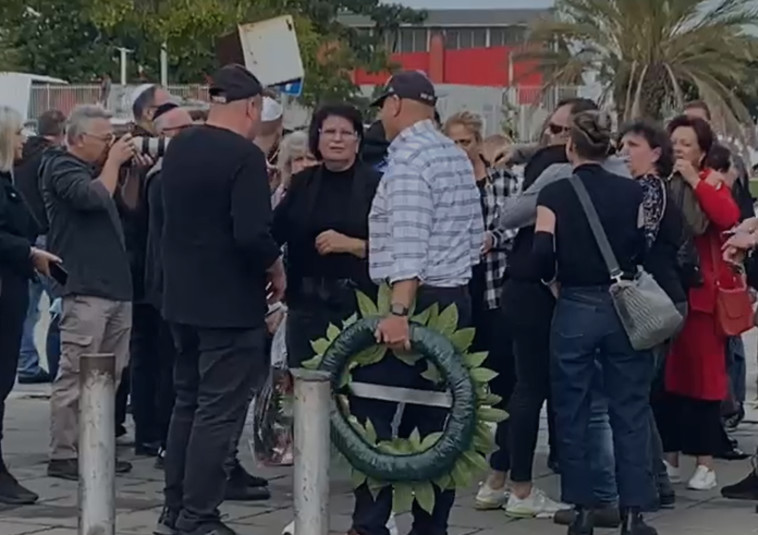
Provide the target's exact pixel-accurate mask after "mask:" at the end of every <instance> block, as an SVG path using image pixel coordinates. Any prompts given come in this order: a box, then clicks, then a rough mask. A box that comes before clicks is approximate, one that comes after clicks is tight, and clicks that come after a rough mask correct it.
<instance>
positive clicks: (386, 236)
mask: <svg viewBox="0 0 758 535" xmlns="http://www.w3.org/2000/svg"><path fill="white" fill-rule="evenodd" d="M388 156H389V158H388V162H387V170H386V171H385V173H384V176H383V177H382V180H381V182H380V183H379V187H378V188H377V190H376V195H375V196H374V202H373V204H372V206H371V212H370V213H369V218H368V226H369V240H368V243H369V273H370V275H371V278H372V279H373V280H374V281H375V282H381V281H388V282H390V283H394V282H397V281H402V280H408V279H414V278H416V279H419V280H420V281H422V282H423V283H424V284H428V285H430V286H438V287H443V288H452V287H456V286H465V285H466V284H468V281H469V280H470V279H471V267H472V266H474V265H476V264H478V263H479V261H480V258H479V257H480V250H481V247H482V243H484V228H483V225H482V213H481V206H480V204H479V196H478V195H477V191H476V186H475V185H474V169H473V167H472V166H471V162H470V161H469V159H468V157H467V156H466V154H465V153H464V152H463V151H462V150H461V149H459V148H458V147H456V146H455V144H454V143H453V142H452V141H451V140H450V139H449V138H448V137H446V136H444V135H443V134H442V133H440V132H439V131H438V130H437V128H436V127H435V125H434V123H433V122H432V121H421V122H418V123H416V124H415V125H413V126H411V127H409V128H406V129H405V130H403V131H402V132H401V133H400V135H399V136H397V137H396V138H395V139H394V140H393V141H392V144H391V145H390V147H389V151H388Z"/></svg>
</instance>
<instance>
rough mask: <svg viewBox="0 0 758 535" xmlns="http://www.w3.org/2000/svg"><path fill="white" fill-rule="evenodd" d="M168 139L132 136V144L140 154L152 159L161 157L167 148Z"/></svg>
mask: <svg viewBox="0 0 758 535" xmlns="http://www.w3.org/2000/svg"><path fill="white" fill-rule="evenodd" d="M168 142H169V139H168V138H167V137H163V136H160V137H133V138H132V144H133V145H134V148H135V149H136V150H137V152H139V153H140V154H145V155H147V156H150V157H151V158H153V159H154V160H157V159H158V158H163V155H164V154H165V153H166V149H167V148H168Z"/></svg>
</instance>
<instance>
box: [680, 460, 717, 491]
mask: <svg viewBox="0 0 758 535" xmlns="http://www.w3.org/2000/svg"><path fill="white" fill-rule="evenodd" d="M717 486H718V483H717V482H716V472H714V471H713V470H711V469H710V468H708V467H707V466H703V465H698V467H697V468H696V469H695V473H694V474H693V475H692V479H690V482H689V483H688V484H687V488H689V489H692V490H711V489H714V488H716V487H717Z"/></svg>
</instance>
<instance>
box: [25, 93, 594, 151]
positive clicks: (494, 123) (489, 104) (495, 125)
mask: <svg viewBox="0 0 758 535" xmlns="http://www.w3.org/2000/svg"><path fill="white" fill-rule="evenodd" d="M134 87H136V86H127V87H126V88H124V87H121V86H113V87H112V88H111V89H110V90H109V91H106V90H105V89H103V88H102V87H101V86H99V85H94V84H93V85H66V86H55V85H49V86H48V85H38V86H33V87H32V92H31V98H30V105H29V119H36V118H37V117H39V115H40V114H42V113H43V112H44V111H46V110H50V109H59V110H61V111H62V112H64V113H66V114H68V113H70V112H71V110H72V109H73V108H74V106H76V105H77V104H97V103H99V104H103V105H106V106H107V107H108V108H109V109H111V111H113V113H114V114H115V115H116V116H118V117H129V116H130V115H131V110H130V99H129V94H130V92H131V90H132V89H133V88H134ZM583 89H584V88H581V87H556V88H552V89H549V90H547V91H544V90H543V89H542V88H540V87H529V86H522V87H506V88H499V87H475V86H467V85H447V84H442V85H438V86H437V91H438V94H439V103H438V106H437V108H438V110H439V112H440V115H441V116H442V118H443V120H444V119H445V118H446V117H449V116H450V115H452V114H453V113H455V112H458V111H461V110H469V111H472V112H475V113H478V114H479V115H481V116H482V118H483V119H484V123H485V134H486V135H491V134H495V133H501V132H503V131H504V130H510V131H511V132H512V133H513V134H514V137H516V138H517V139H519V140H521V141H531V140H535V139H537V138H538V137H539V135H540V133H541V128H542V125H543V124H544V122H545V120H546V119H547V116H548V114H549V113H550V111H551V110H553V109H554V108H555V105H556V103H557V102H559V101H560V100H561V99H564V98H567V97H575V96H583V93H584V91H583ZM169 90H170V91H171V93H172V94H174V95H176V96H178V97H180V98H182V99H185V100H189V101H204V102H207V101H208V86H205V85H172V86H169ZM362 90H363V92H364V93H365V94H366V95H371V93H372V92H373V90H374V87H373V86H366V87H363V88H362ZM309 117H310V110H308V109H307V108H304V107H302V106H299V105H297V104H292V105H290V106H288V109H287V112H286V114H285V124H286V126H288V127H290V128H295V127H301V126H304V125H305V124H306V123H307V121H308V119H309Z"/></svg>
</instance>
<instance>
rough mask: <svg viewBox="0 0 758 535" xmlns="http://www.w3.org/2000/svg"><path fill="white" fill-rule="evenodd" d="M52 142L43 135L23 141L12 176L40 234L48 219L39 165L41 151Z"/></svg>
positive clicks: (45, 229)
mask: <svg viewBox="0 0 758 535" xmlns="http://www.w3.org/2000/svg"><path fill="white" fill-rule="evenodd" d="M52 146H53V144H52V143H51V142H50V141H48V140H47V139H46V138H44V137H40V136H32V137H30V138H29V139H27V140H26V143H24V152H23V155H22V156H21V160H20V161H18V162H17V163H16V166H15V169H14V173H13V174H14V177H15V182H16V188H18V191H20V192H21V195H23V197H24V200H25V201H26V204H27V205H28V206H29V210H30V211H31V213H32V216H34V219H35V220H36V222H37V227H38V228H39V233H40V234H47V229H48V221H47V214H46V213H45V201H44V200H43V199H42V192H41V191H40V173H39V167H40V164H41V163H42V153H43V152H45V151H46V150H47V149H48V148H50V147H52Z"/></svg>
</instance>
